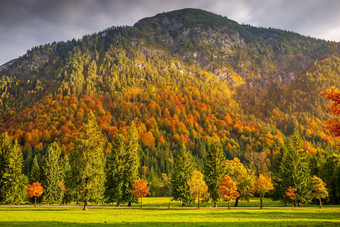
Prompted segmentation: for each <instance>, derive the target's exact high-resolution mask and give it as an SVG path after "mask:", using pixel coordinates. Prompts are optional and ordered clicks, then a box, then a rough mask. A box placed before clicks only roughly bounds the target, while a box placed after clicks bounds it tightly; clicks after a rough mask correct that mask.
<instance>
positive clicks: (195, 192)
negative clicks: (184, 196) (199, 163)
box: [188, 170, 209, 208]
mask: <svg viewBox="0 0 340 227" xmlns="http://www.w3.org/2000/svg"><path fill="white" fill-rule="evenodd" d="M203 178H204V175H203V173H201V172H200V171H198V170H194V171H193V172H192V175H191V178H190V179H189V181H188V185H189V187H190V193H191V195H192V197H194V198H195V199H197V202H198V207H197V208H200V200H201V199H207V198H209V193H208V185H207V184H206V183H205V181H204V180H203Z"/></svg>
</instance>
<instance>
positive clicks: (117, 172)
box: [105, 133, 128, 206]
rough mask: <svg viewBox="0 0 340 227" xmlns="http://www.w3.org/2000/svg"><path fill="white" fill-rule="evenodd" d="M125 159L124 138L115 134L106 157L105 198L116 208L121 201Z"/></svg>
mask: <svg viewBox="0 0 340 227" xmlns="http://www.w3.org/2000/svg"><path fill="white" fill-rule="evenodd" d="M126 157H127V150H126V144H125V141H124V136H123V135H122V134H120V133H119V134H117V135H116V137H115V140H114V144H113V149H112V152H111V153H110V154H109V155H108V157H107V171H108V172H107V181H106V192H105V194H106V197H107V201H108V202H117V206H120V203H121V202H122V201H123V185H124V174H125V171H126V168H128V166H126V162H125V159H126Z"/></svg>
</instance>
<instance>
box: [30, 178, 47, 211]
mask: <svg viewBox="0 0 340 227" xmlns="http://www.w3.org/2000/svg"><path fill="white" fill-rule="evenodd" d="M43 192H44V189H43V187H42V186H41V184H40V183H39V182H35V183H33V184H29V185H28V187H27V194H28V197H30V198H32V197H34V207H36V206H37V197H40V196H41V195H42V194H43Z"/></svg>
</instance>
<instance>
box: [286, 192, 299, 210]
mask: <svg viewBox="0 0 340 227" xmlns="http://www.w3.org/2000/svg"><path fill="white" fill-rule="evenodd" d="M296 191H297V189H296V188H292V187H289V188H288V190H287V191H286V196H288V197H289V198H290V199H291V200H292V201H293V207H295V201H296Z"/></svg>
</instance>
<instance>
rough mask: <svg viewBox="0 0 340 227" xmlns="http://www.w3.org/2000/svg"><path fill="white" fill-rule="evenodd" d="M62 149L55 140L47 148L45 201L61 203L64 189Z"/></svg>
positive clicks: (44, 167) (44, 168) (45, 159)
mask: <svg viewBox="0 0 340 227" xmlns="http://www.w3.org/2000/svg"><path fill="white" fill-rule="evenodd" d="M60 155H61V149H60V146H59V144H58V143H57V142H53V143H52V144H50V145H49V147H48V148H47V153H46V155H45V157H44V166H43V170H44V175H45V177H44V179H45V184H44V185H45V194H44V198H43V199H44V201H45V202H46V203H49V204H56V203H61V201H62V199H63V198H62V196H63V191H62V188H61V187H60V182H62V181H63V180H64V179H62V175H61V171H62V168H61V167H62V166H61V161H60Z"/></svg>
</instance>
